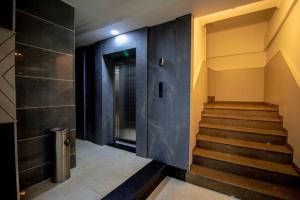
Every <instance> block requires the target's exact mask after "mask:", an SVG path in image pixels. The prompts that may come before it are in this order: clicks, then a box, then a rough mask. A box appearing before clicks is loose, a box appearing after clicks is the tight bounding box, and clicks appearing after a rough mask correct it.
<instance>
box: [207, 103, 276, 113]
mask: <svg viewBox="0 0 300 200" xmlns="http://www.w3.org/2000/svg"><path fill="white" fill-rule="evenodd" d="M204 108H212V109H230V110H258V111H278V108H277V107H275V106H272V105H268V104H264V103H243V102H222V103H220V102H219V103H218V102H216V103H209V104H205V105H204Z"/></svg>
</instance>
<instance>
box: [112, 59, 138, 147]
mask: <svg viewBox="0 0 300 200" xmlns="http://www.w3.org/2000/svg"><path fill="white" fill-rule="evenodd" d="M135 68H136V64H135V61H133V60H131V61H128V60H127V61H126V62H118V63H117V64H116V65H115V67H114V107H115V108H114V109H115V140H116V141H122V142H129V143H135V142H136V82H135V80H136V73H135V71H136V70H135Z"/></svg>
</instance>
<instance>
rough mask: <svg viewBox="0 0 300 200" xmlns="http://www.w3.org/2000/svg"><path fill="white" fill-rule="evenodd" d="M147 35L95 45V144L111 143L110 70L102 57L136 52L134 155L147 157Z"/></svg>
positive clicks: (136, 34) (128, 35)
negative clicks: (117, 53) (131, 51)
mask: <svg viewBox="0 0 300 200" xmlns="http://www.w3.org/2000/svg"><path fill="white" fill-rule="evenodd" d="M147 35H148V30H147V29H146V28H144V29H140V30H137V31H133V32H129V33H126V34H123V35H122V36H117V37H113V38H110V39H107V40H103V41H100V42H98V43H96V44H95V111H96V112H95V141H96V143H97V144H101V145H103V144H109V143H112V142H113V134H114V108H113V100H114V96H113V80H112V79H111V77H112V76H111V73H113V71H112V67H110V65H109V63H107V62H105V60H104V57H103V56H104V55H107V54H111V53H115V52H119V51H123V50H128V49H134V48H135V49H136V75H137V77H136V133H137V134H136V153H137V155H140V156H144V157H146V156H147V139H148V138H147V55H148V53H147V52H148V50H147Z"/></svg>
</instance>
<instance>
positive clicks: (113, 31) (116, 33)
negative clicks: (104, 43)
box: [110, 30, 119, 35]
mask: <svg viewBox="0 0 300 200" xmlns="http://www.w3.org/2000/svg"><path fill="white" fill-rule="evenodd" d="M110 34H112V35H118V34H119V31H117V30H111V31H110Z"/></svg>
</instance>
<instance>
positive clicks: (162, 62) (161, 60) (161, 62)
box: [159, 57, 166, 66]
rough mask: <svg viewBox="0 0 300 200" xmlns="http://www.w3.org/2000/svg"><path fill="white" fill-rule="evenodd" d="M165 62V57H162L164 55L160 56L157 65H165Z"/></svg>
mask: <svg viewBox="0 0 300 200" xmlns="http://www.w3.org/2000/svg"><path fill="white" fill-rule="evenodd" d="M165 64H166V60H165V58H164V57H161V58H160V59H159V66H165Z"/></svg>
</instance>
